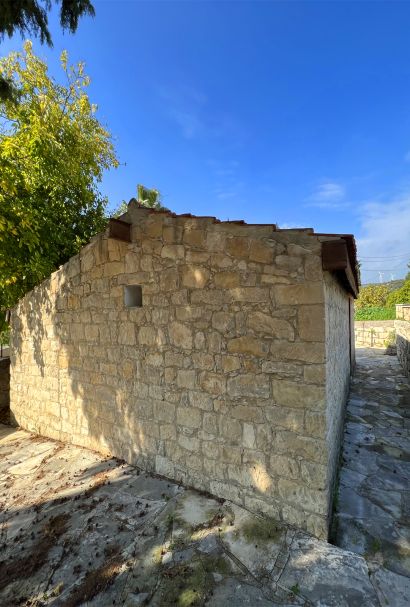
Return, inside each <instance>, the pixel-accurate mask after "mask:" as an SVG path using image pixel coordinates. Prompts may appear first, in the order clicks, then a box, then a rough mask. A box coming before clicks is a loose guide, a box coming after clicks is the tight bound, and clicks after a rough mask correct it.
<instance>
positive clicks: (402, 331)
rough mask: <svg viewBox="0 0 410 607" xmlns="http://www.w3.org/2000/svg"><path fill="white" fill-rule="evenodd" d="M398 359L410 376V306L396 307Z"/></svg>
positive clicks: (401, 305)
mask: <svg viewBox="0 0 410 607" xmlns="http://www.w3.org/2000/svg"><path fill="white" fill-rule="evenodd" d="M396 319H397V320H395V321H394V326H395V328H396V346H397V358H398V359H399V361H400V364H401V366H402V367H403V369H404V372H405V373H406V375H408V376H410V305H406V304H400V305H396Z"/></svg>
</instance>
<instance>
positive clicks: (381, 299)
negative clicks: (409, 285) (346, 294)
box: [355, 285, 389, 309]
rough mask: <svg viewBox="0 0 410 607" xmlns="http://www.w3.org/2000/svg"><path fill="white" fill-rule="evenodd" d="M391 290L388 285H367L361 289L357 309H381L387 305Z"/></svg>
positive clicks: (356, 303)
mask: <svg viewBox="0 0 410 607" xmlns="http://www.w3.org/2000/svg"><path fill="white" fill-rule="evenodd" d="M388 294H389V289H388V288H387V286H386V285H367V286H365V287H361V289H360V292H359V297H358V298H357V299H356V302H355V308H356V309H360V308H368V307H380V308H383V307H384V306H385V305H386V300H387V296H388Z"/></svg>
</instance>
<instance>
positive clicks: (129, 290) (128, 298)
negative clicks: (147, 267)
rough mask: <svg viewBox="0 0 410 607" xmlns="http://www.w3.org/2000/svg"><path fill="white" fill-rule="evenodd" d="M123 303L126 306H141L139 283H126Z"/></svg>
mask: <svg viewBox="0 0 410 607" xmlns="http://www.w3.org/2000/svg"><path fill="white" fill-rule="evenodd" d="M124 303H125V307H126V308H141V306H142V287H141V285H128V286H126V287H125V289H124Z"/></svg>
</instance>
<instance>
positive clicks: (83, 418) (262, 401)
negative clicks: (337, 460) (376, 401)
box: [11, 205, 348, 537]
mask: <svg viewBox="0 0 410 607" xmlns="http://www.w3.org/2000/svg"><path fill="white" fill-rule="evenodd" d="M124 219H126V220H127V221H131V222H132V224H133V226H132V242H131V243H127V242H122V241H118V240H113V239H110V238H108V236H107V235H106V234H102V235H99V236H98V237H96V238H95V239H94V240H93V241H92V242H91V243H90V244H89V245H88V246H86V247H85V248H84V249H83V250H82V251H81V253H80V254H79V255H78V256H76V257H74V258H72V259H71V260H70V261H69V262H68V263H67V264H66V265H65V266H63V267H62V268H60V269H59V270H58V271H57V272H55V273H54V274H53V275H52V276H51V277H50V279H48V280H46V281H44V282H43V283H42V284H41V285H40V286H39V287H37V288H36V289H34V291H32V292H31V293H29V294H28V295H27V296H26V297H25V298H24V299H23V300H22V301H21V302H20V303H19V305H18V306H17V307H16V308H15V309H14V310H13V312H12V359H11V360H12V370H11V371H12V382H11V409H12V412H13V414H14V417H15V419H16V421H17V422H18V423H19V424H20V425H21V426H23V427H24V428H27V429H28V430H31V431H34V432H37V433H39V434H42V435H45V436H49V437H52V438H55V439H59V440H62V441H68V442H72V443H75V444H78V445H82V446H85V447H89V448H92V449H96V450H98V451H101V452H103V453H107V454H113V455H115V456H117V457H120V458H123V459H125V460H126V461H128V462H130V463H134V464H137V465H139V466H141V467H142V468H144V469H145V470H148V471H152V472H156V473H159V474H161V475H164V476H166V477H169V478H171V479H176V480H178V481H181V482H182V483H184V484H186V485H191V486H193V487H196V488H198V489H201V490H206V491H209V492H211V493H213V494H215V495H217V496H220V497H222V498H228V499H231V500H233V501H234V502H237V503H239V504H243V505H245V506H246V507H247V508H249V509H251V510H253V511H261V512H265V513H268V514H270V515H271V516H273V517H276V518H278V519H283V520H285V521H287V522H290V523H293V524H295V525H297V526H298V527H301V528H303V529H307V530H309V531H311V532H312V533H314V534H316V535H317V536H320V537H325V536H326V535H327V529H328V520H329V501H330V495H329V492H330V487H331V482H330V476H331V474H330V473H329V470H333V462H331V463H329V462H330V460H331V459H332V457H333V450H332V449H333V447H331V446H329V441H328V433H329V431H330V430H329V429H330V428H333V424H334V422H333V420H332V416H336V418H337V420H338V419H339V415H340V411H338V410H336V409H337V407H340V406H341V401H342V400H343V398H344V397H345V386H346V381H347V377H348V370H347V369H344V372H345V373H346V377H345V378H343V381H342V380H341V381H340V382H339V383H338V384H337V385H336V386H335V388H334V390H336V391H337V390H340V395H338V399H337V406H336V405H335V406H333V405H332V406H331V407H329V406H328V404H327V402H326V398H327V396H326V395H327V390H326V352H327V350H328V349H329V345H328V346H327V347H326V344H325V337H326V330H325V290H324V276H323V272H322V263H321V242H320V241H321V237H318V236H316V235H314V234H312V233H309V232H307V231H305V232H303V231H296V230H283V231H275V230H274V228H273V227H272V226H257V225H255V226H253V225H242V224H239V223H232V222H230V223H229V222H216V221H215V220H214V219H212V218H191V217H182V216H180V217H178V216H177V217H175V216H171V215H170V214H166V213H153V212H149V211H147V210H143V209H139V208H137V207H134V206H133V205H131V206H130V208H129V211H128V213H127V215H126V216H125V217H124ZM327 280H328V282H330V284H332V282H335V279H334V278H333V277H331V276H330V275H328V278H327ZM130 285H132V286H136V285H138V286H141V290H142V306H141V307H126V305H125V293H124V292H125V288H126V287H127V286H130ZM335 297H339V298H340V300H346V301H347V299H348V298H347V295H346V293H345V292H344V291H343V290H341V289H339V290H338V291H337V294H335ZM127 302H128V303H129V302H130V295H129V294H128V295H127ZM338 314H339V313H338ZM340 314H341V313H340ZM343 326H344V325H343ZM328 330H329V331H331V330H332V328H331V326H330V328H329V329H328ZM343 330H344V329H343ZM330 347H331V348H338V349H339V350H340V349H341V348H345V347H346V345H345V340H342V342H341V343H338V341H337V340H333V341H332V342H331V346H330ZM341 355H342V356H343V357H344V356H345V353H344V352H342V353H341ZM332 398H333V397H332ZM332 402H333V401H332ZM336 423H338V421H337V422H336Z"/></svg>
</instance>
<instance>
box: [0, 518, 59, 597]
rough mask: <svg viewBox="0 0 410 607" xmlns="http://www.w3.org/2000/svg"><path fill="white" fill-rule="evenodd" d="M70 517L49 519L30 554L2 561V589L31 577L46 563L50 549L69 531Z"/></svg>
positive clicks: (0, 588) (0, 578) (0, 584)
mask: <svg viewBox="0 0 410 607" xmlns="http://www.w3.org/2000/svg"><path fill="white" fill-rule="evenodd" d="M69 519H70V515H69V514H59V515H58V516H55V517H53V518H51V519H49V520H48V521H47V523H46V524H45V525H44V527H43V529H42V533H41V538H40V539H39V540H38V541H37V542H35V543H34V544H33V545H32V547H31V550H30V551H29V553H28V554H26V555H25V556H24V557H23V558H21V559H18V560H14V561H13V562H12V563H10V564H7V563H5V562H4V561H3V562H2V563H0V591H1V590H3V589H4V588H6V587H7V586H9V584H13V583H14V582H17V581H18V580H20V579H27V578H29V577H31V576H32V575H33V574H34V573H35V572H36V571H38V570H39V569H41V567H43V565H45V564H46V562H47V557H48V553H49V551H50V550H51V548H52V547H53V546H55V545H56V543H57V541H58V539H59V538H60V537H61V536H62V535H63V534H64V533H65V532H66V531H67V523H68V521H69Z"/></svg>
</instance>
